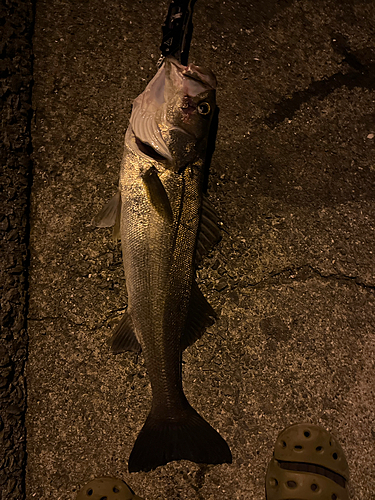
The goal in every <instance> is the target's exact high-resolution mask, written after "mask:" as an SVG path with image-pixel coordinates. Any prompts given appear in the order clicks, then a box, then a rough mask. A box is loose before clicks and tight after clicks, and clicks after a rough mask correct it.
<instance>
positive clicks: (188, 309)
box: [94, 57, 232, 472]
mask: <svg viewBox="0 0 375 500" xmlns="http://www.w3.org/2000/svg"><path fill="white" fill-rule="evenodd" d="M215 88H216V79H215V77H214V75H213V74H212V72H211V71H209V70H206V69H204V68H201V67H199V66H195V65H193V64H189V65H188V66H183V65H182V64H180V63H179V62H178V61H177V60H176V59H174V58H172V57H168V58H166V59H165V61H164V63H163V65H162V66H161V68H160V69H159V71H158V72H157V74H156V75H155V76H154V78H153V79H152V80H151V82H150V83H149V84H148V85H147V87H146V89H145V91H144V92H143V93H142V94H141V95H140V96H138V97H137V98H136V99H135V101H134V104H133V109H132V114H131V118H130V124H129V127H128V130H127V132H126V136H125V153H124V157H123V161H122V164H121V170H120V182H119V191H118V193H117V194H116V195H115V197H114V198H113V199H112V200H111V201H110V202H109V203H108V205H107V206H106V207H105V208H104V209H103V210H102V211H101V212H100V214H99V215H98V216H97V217H96V218H95V219H94V223H95V224H96V225H97V226H101V227H108V226H111V225H114V226H115V228H114V232H115V233H118V232H119V233H120V236H121V243H122V253H123V261H124V268H125V278H126V287H127V292H128V309H127V311H126V313H125V314H124V316H123V317H122V319H121V321H120V323H119V325H118V326H117V327H116V328H115V331H114V333H113V337H112V350H113V352H114V353H118V352H123V351H126V350H133V351H138V352H139V351H140V350H141V349H142V351H143V354H144V356H145V362H146V367H147V370H148V374H149V377H150V381H151V387H152V396H153V399H152V405H151V411H150V414H149V416H148V418H147V420H146V422H145V424H144V426H143V428H142V430H141V431H140V434H139V435H138V438H137V440H136V442H135V444H134V447H133V450H132V452H131V454H130V457H129V471H130V472H136V471H148V470H151V469H154V468H156V467H158V466H160V465H164V464H166V463H168V462H170V461H173V460H180V459H186V460H191V461H193V462H196V463H209V464H217V463H230V462H231V460H232V457H231V452H230V449H229V447H228V445H227V443H226V442H225V440H224V439H223V438H222V437H221V436H220V434H218V433H217V432H216V431H215V430H214V429H213V428H212V427H211V426H210V425H209V424H208V423H207V422H206V421H205V420H204V419H203V418H202V417H201V416H200V415H199V414H198V413H197V412H196V411H195V410H194V409H193V408H192V406H191V405H190V404H189V402H188V401H187V399H186V397H185V395H184V392H183V388H182V376H181V371H182V370H181V354H182V351H183V349H184V348H185V347H187V346H188V345H191V344H192V343H193V342H194V341H195V340H196V339H197V338H199V337H200V336H201V335H202V334H203V331H204V329H205V327H206V326H207V325H209V324H212V322H213V317H214V315H215V313H214V311H213V309H212V308H211V306H210V305H209V304H208V302H207V301H206V299H205V298H204V296H203V294H202V293H201V292H200V290H199V288H198V286H197V284H196V282H195V279H194V273H195V263H196V258H197V254H201V253H202V252H203V250H204V248H206V247H207V246H209V244H210V243H214V242H216V240H217V239H218V232H219V230H218V227H217V219H216V218H215V214H214V212H213V210H212V208H211V206H210V205H209V204H208V202H207V201H206V200H203V194H202V184H203V177H204V160H205V155H206V147H207V137H208V133H209V129H210V124H211V120H212V116H213V113H214V111H215Z"/></svg>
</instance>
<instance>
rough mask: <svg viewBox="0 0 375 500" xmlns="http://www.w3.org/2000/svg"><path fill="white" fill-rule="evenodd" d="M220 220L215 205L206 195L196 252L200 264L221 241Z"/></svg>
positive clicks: (196, 259)
mask: <svg viewBox="0 0 375 500" xmlns="http://www.w3.org/2000/svg"><path fill="white" fill-rule="evenodd" d="M219 220H220V219H219V217H218V216H217V214H216V212H215V209H214V207H213V206H212V205H211V203H210V202H209V201H208V199H207V198H206V197H205V196H204V197H203V202H202V216H201V222H200V227H199V232H198V240H197V248H196V253H195V262H196V264H198V263H199V262H200V261H201V260H202V258H203V257H204V256H205V255H206V254H207V253H208V252H209V251H210V250H211V249H212V248H213V247H214V246H215V245H216V244H217V243H218V242H219V241H220V239H221V232H220V229H219V226H218V222H219Z"/></svg>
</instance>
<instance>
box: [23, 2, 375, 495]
mask: <svg viewBox="0 0 375 500" xmlns="http://www.w3.org/2000/svg"><path fill="white" fill-rule="evenodd" d="M167 8H168V2H166V1H157V2H156V1H146V0H144V1H132V2H131V1H127V0H126V1H124V0H108V1H106V2H102V1H98V0H92V1H90V2H88V1H85V2H74V1H73V0H49V1H47V0H38V1H37V4H36V21H35V34H34V54H35V60H34V80H35V83H34V89H33V108H34V110H35V114H34V123H33V147H34V174H33V189H32V219H31V240H30V241H31V243H30V245H31V246H30V250H31V268H30V290H29V293H30V307H29V318H28V329H29V338H30V345H29V358H28V366H27V380H28V384H27V386H28V413H27V419H26V425H27V443H28V444H27V446H28V448H27V453H28V468H27V476H26V487H27V499H28V500H31V499H34V498H37V499H38V500H50V499H54V500H60V499H61V500H71V499H72V500H73V499H74V498H75V496H76V493H77V491H78V490H79V489H80V488H81V487H82V486H83V485H84V484H85V483H86V482H88V481H89V480H90V479H92V478H94V477H96V476H102V475H114V476H117V477H119V478H122V479H124V480H125V481H127V482H128V483H129V484H130V485H131V486H132V488H133V489H134V490H135V491H136V492H137V494H138V495H140V496H142V497H144V498H145V499H147V500H156V499H158V500H159V499H160V500H166V499H181V500H191V499H199V500H213V499H215V500H221V499H223V500H224V499H228V498H231V499H239V500H243V499H251V500H252V499H254V500H263V499H264V475H265V470H266V467H267V463H268V461H269V460H270V458H271V455H272V451H273V444H274V441H275V439H276V437H277V435H278V433H279V432H280V431H281V430H282V429H283V428H284V427H285V426H287V425H289V424H292V423H296V422H301V421H307V422H312V423H316V424H320V425H322V426H323V427H324V428H326V429H327V430H329V431H331V432H332V433H333V434H334V435H335V437H336V438H338V440H339V441H340V442H341V444H342V446H343V448H344V450H345V453H346V455H347V458H348V461H349V466H350V471H351V498H352V499H355V500H371V499H374V498H375V497H374V492H375V445H374V442H375V416H374V407H375V405H374V387H375V386H374V374H375V366H374V359H375V327H374V324H375V295H374V289H375V260H374V254H373V252H375V232H374V226H375V222H374V217H375V199H374V194H375V189H374V187H375V149H374V144H375V42H374V40H375V38H374V35H375V32H374V26H375V4H374V3H373V2H367V1H362V2H361V1H354V0H353V1H350V0H345V1H344V0H341V1H340V2H336V1H334V0H332V1H330V0H301V1H297V0H294V1H289V0H279V1H276V0H267V1H262V2H261V1H254V2H249V1H248V0H239V1H236V2H234V1H233V2H231V1H226V2H221V1H219V0H198V1H197V4H196V7H195V13H194V33H193V41H192V47H191V52H190V60H192V61H195V62H196V63H198V64H201V65H207V66H209V67H211V68H212V70H213V71H214V73H215V74H216V75H217V79H218V82H219V85H218V90H217V100H218V104H219V106H220V115H219V130H218V134H217V142H216V151H215V154H214V156H213V160H212V164H211V171H210V178H209V185H208V194H209V198H210V200H211V201H212V203H213V205H214V206H215V207H216V209H217V211H218V213H219V214H220V216H221V217H222V220H223V222H224V227H225V232H224V233H223V239H222V241H221V243H220V244H219V245H218V246H217V247H216V248H215V249H214V251H213V252H212V254H211V255H210V256H209V257H208V258H206V259H205V260H204V262H203V263H202V265H201V267H200V268H199V270H198V281H199V284H200V287H201V289H202V290H203V292H204V294H205V295H206V297H207V298H208V299H209V301H210V303H211V304H212V306H213V307H214V308H215V310H216V311H217V312H218V315H219V319H218V321H217V322H216V323H215V324H214V325H213V326H212V327H210V328H209V330H208V331H207V333H206V334H205V335H204V336H203V338H202V339H201V340H199V341H198V342H197V343H196V344H195V345H194V346H193V347H191V348H189V349H188V350H187V352H186V353H185V354H184V387H185V390H186V394H187V396H188V398H189V400H190V401H191V403H192V404H193V406H194V407H195V408H196V409H197V410H198V411H199V412H200V413H201V414H202V415H203V416H204V417H205V418H206V419H207V420H208V421H209V422H210V423H211V425H213V426H214V427H215V428H217V429H218V430H219V432H220V433H221V434H222V435H223V437H225V439H226V440H227V442H228V444H229V445H230V447H231V450H232V453H233V464H232V465H219V466H199V465H196V464H193V463H190V462H187V461H182V462H174V463H171V464H169V465H167V466H165V467H160V468H158V469H156V470H155V471H153V472H149V473H136V474H131V475H130V474H129V473H128V472H127V459H128V456H129V453H130V451H131V448H132V446H133V443H134V440H135V438H136V436H137V434H138V432H139V430H140V428H141V426H142V424H143V422H144V420H145V417H146V415H147V413H148V410H149V407H150V395H151V392H150V384H149V380H148V376H147V372H146V368H145V365H144V361H143V357H142V356H140V357H139V358H137V357H136V356H135V355H134V354H131V353H129V354H122V355H118V356H116V357H114V356H112V355H111V353H110V352H109V349H108V347H107V345H106V340H107V339H108V337H109V336H110V332H111V328H112V325H113V324H115V323H116V321H117V320H118V319H119V317H120V316H121V314H122V312H123V310H124V308H125V306H126V303H127V298H126V289H125V282H124V275H123V269H122V262H121V252H120V248H119V247H118V246H117V245H114V244H113V243H112V242H111V232H110V230H96V231H93V230H92V229H91V228H90V226H89V223H90V220H91V218H92V216H93V215H94V214H95V213H96V212H97V211H98V210H99V209H100V208H101V207H102V205H103V203H104V202H105V201H106V200H108V199H109V198H110V197H111V196H112V195H113V194H114V193H115V191H116V185H117V181H118V171H119V165H120V160H121V156H122V151H123V138H124V133H125V130H126V127H127V123H128V118H129V115H130V110H131V103H132V101H133V99H134V98H135V97H136V96H137V95H138V94H139V93H140V92H141V91H142V90H143V89H144V87H145V85H146V83H147V82H148V81H149V80H150V78H151V77H152V76H153V74H154V73H155V70H156V61H157V59H158V57H159V51H158V47H159V44H160V38H161V36H160V35H161V31H160V26H161V24H162V22H163V19H164V17H165V14H166V12H167Z"/></svg>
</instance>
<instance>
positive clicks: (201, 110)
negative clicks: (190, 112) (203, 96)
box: [197, 102, 211, 115]
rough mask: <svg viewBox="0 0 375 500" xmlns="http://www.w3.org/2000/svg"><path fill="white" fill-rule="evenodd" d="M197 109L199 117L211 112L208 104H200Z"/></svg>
mask: <svg viewBox="0 0 375 500" xmlns="http://www.w3.org/2000/svg"><path fill="white" fill-rule="evenodd" d="M197 109H198V113H199V114H200V115H208V114H209V112H210V111H211V106H210V105H209V104H208V102H201V103H200V104H198V107H197Z"/></svg>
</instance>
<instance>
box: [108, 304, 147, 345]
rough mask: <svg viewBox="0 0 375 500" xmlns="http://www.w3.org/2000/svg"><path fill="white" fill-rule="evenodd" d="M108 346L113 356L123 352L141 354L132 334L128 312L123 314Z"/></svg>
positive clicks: (132, 328)
mask: <svg viewBox="0 0 375 500" xmlns="http://www.w3.org/2000/svg"><path fill="white" fill-rule="evenodd" d="M109 344H110V346H111V349H112V352H113V354H119V353H120V352H125V351H133V352H138V353H139V352H141V350H142V348H141V344H140V343H139V342H138V340H137V337H136V335H135V333H134V326H133V321H132V319H131V317H130V314H129V313H128V312H125V313H124V315H123V316H122V318H121V320H120V323H119V324H118V325H117V326H116V327H115V329H114V330H113V334H112V337H111V338H110V340H109Z"/></svg>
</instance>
